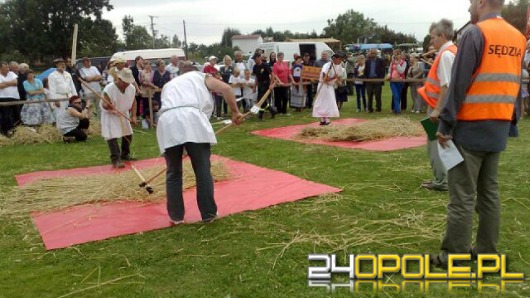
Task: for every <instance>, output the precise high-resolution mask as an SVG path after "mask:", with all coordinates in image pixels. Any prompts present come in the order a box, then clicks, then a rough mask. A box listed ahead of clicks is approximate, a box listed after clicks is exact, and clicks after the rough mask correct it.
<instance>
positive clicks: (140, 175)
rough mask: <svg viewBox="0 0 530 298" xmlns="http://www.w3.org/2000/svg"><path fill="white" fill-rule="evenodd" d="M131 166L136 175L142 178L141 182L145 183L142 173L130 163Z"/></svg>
mask: <svg viewBox="0 0 530 298" xmlns="http://www.w3.org/2000/svg"><path fill="white" fill-rule="evenodd" d="M131 168H132V169H133V170H134V172H135V173H136V175H138V177H140V179H142V182H144V183H145V178H144V176H142V173H140V171H138V169H137V168H136V167H135V166H134V165H131Z"/></svg>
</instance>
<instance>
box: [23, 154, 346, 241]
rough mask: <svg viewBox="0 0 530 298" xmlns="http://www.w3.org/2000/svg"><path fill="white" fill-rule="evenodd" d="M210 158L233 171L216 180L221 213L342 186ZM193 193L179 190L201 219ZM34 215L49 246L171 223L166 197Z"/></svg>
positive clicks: (190, 218)
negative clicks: (229, 174)
mask: <svg viewBox="0 0 530 298" xmlns="http://www.w3.org/2000/svg"><path fill="white" fill-rule="evenodd" d="M214 158H215V159H220V160H223V161H224V162H225V164H226V165H227V166H228V168H229V169H230V172H231V177H232V178H231V179H230V180H226V181H221V182H218V183H216V184H215V197H216V202H217V206H218V211H219V215H220V217H223V216H227V215H230V214H234V213H239V212H242V211H246V210H256V209H261V208H265V207H268V206H271V205H275V204H279V203H284V202H292V201H296V200H300V199H303V198H307V197H312V196H317V195H320V194H324V193H331V192H339V191H341V190H340V189H338V188H335V187H331V186H327V185H324V184H319V183H315V182H311V181H307V180H303V179H300V178H298V177H296V176H293V175H290V174H286V173H283V172H280V171H274V170H270V169H266V168H261V167H257V166H254V165H251V164H248V163H244V162H238V161H234V160H231V159H227V158H222V157H217V156H215V157H214ZM163 163H164V161H163V160H162V159H150V160H142V161H138V162H135V163H134V164H135V166H136V167H137V168H139V169H142V168H146V167H149V166H153V165H157V164H163ZM113 171H114V170H112V168H111V167H110V166H96V167H89V168H81V169H71V170H59V171H45V172H36V173H30V174H23V175H18V176H17V177H16V179H17V181H18V183H19V185H24V184H26V183H30V182H32V181H36V180H39V179H43V178H53V177H62V176H71V175H97V174H108V173H111V172H113ZM161 179H163V178H161ZM135 184H136V181H135V182H131V185H135ZM155 191H156V190H155ZM195 195H196V192H195V189H190V190H188V191H186V192H185V193H184V203H185V206H186V217H185V221H186V222H187V223H192V222H197V221H200V220H201V217H200V214H199V210H198V208H197V204H196V198H195ZM33 219H34V221H35V223H36V225H37V229H38V230H39V233H40V234H41V237H42V239H43V241H44V245H45V246H46V249H48V250H50V249H57V248H64V247H68V246H71V245H76V244H81V243H86V242H91V241H97V240H102V239H107V238H111V237H116V236H121V235H127V234H134V233H139V232H145V231H151V230H155V229H161V228H167V227H169V226H170V224H169V221H168V215H167V211H166V202H165V200H163V201H160V202H156V203H138V202H119V203H109V204H97V205H83V206H76V207H72V208H68V209H65V210H61V211H57V212H52V213H37V212H36V213H34V214H33Z"/></svg>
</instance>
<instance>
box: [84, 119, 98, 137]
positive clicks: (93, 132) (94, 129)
mask: <svg viewBox="0 0 530 298" xmlns="http://www.w3.org/2000/svg"><path fill="white" fill-rule="evenodd" d="M87 134H88V135H90V136H100V135H101V122H99V120H96V119H91V120H90V126H89V127H88V132H87Z"/></svg>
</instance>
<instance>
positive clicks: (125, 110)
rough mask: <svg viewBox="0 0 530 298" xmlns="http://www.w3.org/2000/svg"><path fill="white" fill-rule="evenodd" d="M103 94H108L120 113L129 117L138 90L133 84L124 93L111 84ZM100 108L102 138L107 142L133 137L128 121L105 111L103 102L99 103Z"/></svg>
mask: <svg viewBox="0 0 530 298" xmlns="http://www.w3.org/2000/svg"><path fill="white" fill-rule="evenodd" d="M103 94H107V95H108V96H109V97H110V101H111V102H112V104H113V105H114V107H116V109H117V110H118V111H120V112H121V113H122V114H124V115H129V110H130V109H131V108H132V105H133V102H134V100H135V95H136V89H135V88H134V86H133V85H132V84H131V85H129V86H128V87H127V89H125V92H123V93H122V92H121V91H120V89H119V88H118V86H116V85H114V83H111V84H109V85H107V86H105V89H103ZM99 107H100V108H101V136H102V137H103V138H105V140H110V139H116V138H121V137H123V136H129V135H132V127H131V123H130V122H129V121H128V120H127V119H125V118H124V117H123V116H120V115H114V114H112V113H110V111H109V110H105V109H104V108H103V100H100V101H99Z"/></svg>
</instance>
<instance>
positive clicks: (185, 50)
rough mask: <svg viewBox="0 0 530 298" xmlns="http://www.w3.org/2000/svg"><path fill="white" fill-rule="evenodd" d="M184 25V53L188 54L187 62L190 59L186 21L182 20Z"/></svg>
mask: <svg viewBox="0 0 530 298" xmlns="http://www.w3.org/2000/svg"><path fill="white" fill-rule="evenodd" d="M182 24H183V25H184V53H185V54H186V60H187V59H188V39H187V37H186V21H185V20H182Z"/></svg>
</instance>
